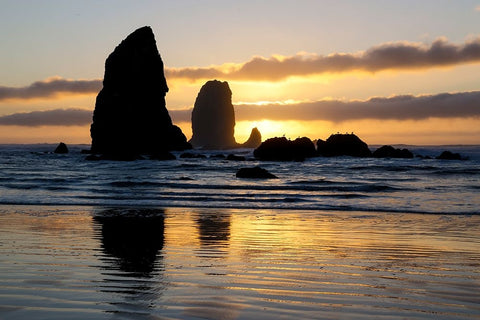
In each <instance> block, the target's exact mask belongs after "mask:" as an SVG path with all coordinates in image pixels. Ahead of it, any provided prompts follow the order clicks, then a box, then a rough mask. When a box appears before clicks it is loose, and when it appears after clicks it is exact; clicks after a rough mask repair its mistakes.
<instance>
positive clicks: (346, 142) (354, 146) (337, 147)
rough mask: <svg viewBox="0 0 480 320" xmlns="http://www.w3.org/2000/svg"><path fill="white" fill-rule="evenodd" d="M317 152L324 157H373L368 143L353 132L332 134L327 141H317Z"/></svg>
mask: <svg viewBox="0 0 480 320" xmlns="http://www.w3.org/2000/svg"><path fill="white" fill-rule="evenodd" d="M317 152H318V154H319V155H321V156H324V157H338V156H350V157H371V156H372V152H371V151H370V149H369V148H368V145H367V144H366V143H365V142H363V141H362V140H360V138H359V137H357V136H356V135H354V134H353V133H352V134H340V133H337V134H332V135H331V136H330V137H329V138H328V139H327V140H326V141H323V140H320V139H319V140H318V141H317Z"/></svg>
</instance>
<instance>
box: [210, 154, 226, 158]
mask: <svg viewBox="0 0 480 320" xmlns="http://www.w3.org/2000/svg"><path fill="white" fill-rule="evenodd" d="M210 158H212V159H225V155H224V154H221V153H219V154H212V155H211V156H210Z"/></svg>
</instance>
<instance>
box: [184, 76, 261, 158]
mask: <svg viewBox="0 0 480 320" xmlns="http://www.w3.org/2000/svg"><path fill="white" fill-rule="evenodd" d="M234 132H235V110H234V108H233V104H232V91H231V90H230V87H229V85H228V82H226V81H224V82H222V81H218V80H210V81H207V83H205V84H204V85H203V86H202V88H201V89H200V92H199V93H198V96H197V99H196V100H195V105H194V107H193V110H192V133H193V135H192V139H190V143H191V144H192V145H193V146H194V147H198V148H205V149H231V148H242V147H243V148H256V147H258V146H259V145H260V143H262V135H261V134H260V131H258V129H257V128H253V129H252V132H251V134H250V137H249V139H248V140H247V141H246V142H245V143H243V144H239V143H237V142H236V141H235V136H234Z"/></svg>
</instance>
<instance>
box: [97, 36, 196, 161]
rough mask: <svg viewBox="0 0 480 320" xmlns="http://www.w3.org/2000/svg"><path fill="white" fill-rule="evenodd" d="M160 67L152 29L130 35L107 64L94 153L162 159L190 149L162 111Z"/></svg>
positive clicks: (164, 84) (165, 88)
mask: <svg viewBox="0 0 480 320" xmlns="http://www.w3.org/2000/svg"><path fill="white" fill-rule="evenodd" d="M167 92H168V86H167V82H166V80H165V76H164V73H163V61H162V59H161V57H160V54H159V53H158V50H157V46H156V42H155V37H154V35H153V32H152V29H151V28H150V27H143V28H140V29H138V30H136V31H134V32H133V33H132V34H130V35H129V36H128V37H127V38H126V39H125V40H123V41H122V42H121V43H120V45H118V46H117V47H116V48H115V50H114V51H113V52H112V53H111V54H110V56H109V57H108V58H107V60H106V62H105V76H104V79H103V89H102V90H101V91H100V92H99V94H98V96H97V101H96V103H95V111H94V113H93V123H92V125H91V128H90V134H91V137H92V152H94V153H101V154H112V155H132V154H153V155H155V154H162V153H165V152H166V151H170V150H185V149H189V148H191V145H190V144H189V143H188V142H187V139H186V137H185V135H184V134H183V133H182V131H181V130H180V128H178V127H177V126H174V125H173V124H172V120H171V118H170V115H169V114H168V111H167V109H166V107H165V94H166V93H167Z"/></svg>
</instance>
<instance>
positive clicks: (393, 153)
mask: <svg viewBox="0 0 480 320" xmlns="http://www.w3.org/2000/svg"><path fill="white" fill-rule="evenodd" d="M372 155H373V157H375V158H403V159H410V158H413V153H412V152H411V151H410V150H408V149H397V148H394V147H392V146H382V147H380V148H378V149H377V150H375V151H374V152H373V154H372Z"/></svg>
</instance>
